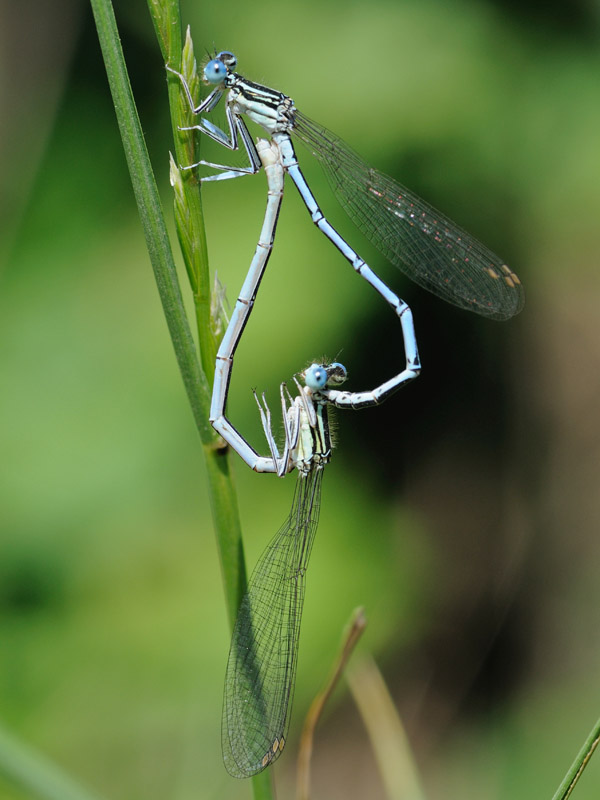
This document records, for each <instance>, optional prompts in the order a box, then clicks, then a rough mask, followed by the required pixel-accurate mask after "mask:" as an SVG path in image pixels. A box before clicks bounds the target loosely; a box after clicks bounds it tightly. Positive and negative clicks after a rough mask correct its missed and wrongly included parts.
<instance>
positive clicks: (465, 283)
mask: <svg viewBox="0 0 600 800" xmlns="http://www.w3.org/2000/svg"><path fill="white" fill-rule="evenodd" d="M292 130H293V132H294V133H295V134H296V135H297V136H298V137H299V139H300V140H301V141H302V142H303V143H304V144H305V145H306V146H307V147H308V148H309V149H310V150H311V152H312V153H313V154H314V156H315V157H316V158H317V159H318V161H319V162H320V163H321V166H322V167H323V169H324V171H325V174H326V175H327V178H328V180H329V183H330V184H331V187H332V189H333V191H334V193H335V194H336V196H337V198H338V200H339V202H340V204H341V205H342V206H343V208H344V209H345V210H346V212H347V213H348V215H349V216H350V217H351V219H352V220H353V221H354V223H355V224H356V226H357V227H358V228H359V229H360V230H361V231H362V232H363V233H364V234H365V236H367V238H369V239H370V240H371V241H372V242H373V244H374V245H375V246H376V247H377V248H378V250H380V251H381V252H382V253H383V254H384V255H385V256H386V258H387V259H389V261H391V262H392V263H393V264H395V265H396V266H397V267H399V268H400V269H401V270H403V272H405V274H406V275H408V277H409V278H411V279H412V280H413V281H415V282H416V283H418V284H419V285H420V286H422V287H423V288H424V289H428V290H429V291H430V292H433V294H436V295H438V297H441V298H443V299H444V300H447V301H448V302H450V303H452V304H454V305H456V306H459V307H460V308H466V309H468V310H470V311H475V312H476V313H478V314H482V315H483V316H486V317H491V318H492V319H499V320H502V319H508V318H509V317H512V316H513V315H514V314H517V313H518V312H519V311H520V310H521V309H522V307H523V303H524V300H525V297H524V293H523V288H522V286H521V282H520V280H519V278H518V277H517V275H515V273H514V272H513V271H512V270H511V269H510V267H508V266H507V265H506V264H505V263H504V262H503V260H502V259H501V258H499V257H498V256H497V255H495V254H494V253H492V251H491V250H489V249H488V248H487V247H485V245H483V244H481V242H478V241H477V240H476V239H474V238H473V237H472V236H471V235H470V234H468V233H467V232H466V231H464V230H462V229H461V228H459V227H458V225H456V224H455V223H454V222H452V221H451V220H449V219H448V218H447V217H445V216H444V215H443V214H441V213H440V212H439V211H436V209H435V208H433V207H432V206H430V205H428V204H427V203H426V202H425V201H424V200H421V199H420V198H419V197H417V196H416V195H415V194H413V193H412V192H410V191H409V190H408V189H405V188H404V186H401V185H400V184H399V183H396V181H394V180H392V178H389V177H388V176H387V175H384V174H383V173H381V172H377V170H375V169H373V168H372V167H369V166H368V165H367V164H365V162H364V161H363V160H362V159H361V158H360V156H358V155H357V154H356V153H355V152H354V151H352V150H351V149H350V148H349V147H348V145H346V144H345V143H344V142H343V141H342V140H341V139H340V138H338V137H337V136H335V134H333V133H331V132H330V131H328V130H327V129H326V128H323V127H321V125H318V124H317V123H316V122H313V121H312V120H310V119H308V118H307V117H305V116H304V115H303V114H301V113H300V112H298V111H296V112H295V116H294V126H293V128H292Z"/></svg>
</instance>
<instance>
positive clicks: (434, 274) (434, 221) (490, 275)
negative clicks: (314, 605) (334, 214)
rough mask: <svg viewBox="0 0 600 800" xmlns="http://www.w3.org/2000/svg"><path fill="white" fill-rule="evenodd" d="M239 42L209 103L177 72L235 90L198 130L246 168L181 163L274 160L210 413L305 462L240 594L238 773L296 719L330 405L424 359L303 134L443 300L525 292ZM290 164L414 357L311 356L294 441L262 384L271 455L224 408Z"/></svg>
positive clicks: (214, 73)
mask: <svg viewBox="0 0 600 800" xmlns="http://www.w3.org/2000/svg"><path fill="white" fill-rule="evenodd" d="M236 66H237V59H236V57H235V56H234V55H233V54H232V53H230V52H229V51H222V52H220V53H218V54H216V55H215V57H214V58H212V59H211V60H210V61H209V62H208V63H207V64H206V66H205V67H204V71H203V77H204V81H205V83H207V84H209V85H212V86H214V89H213V90H212V91H211V92H210V93H209V95H208V96H207V97H206V98H205V99H204V100H203V101H202V102H200V103H199V104H196V103H195V102H194V98H193V97H192V94H191V91H190V89H189V86H188V83H187V81H186V79H185V77H184V75H182V74H181V73H180V72H178V71H176V70H174V69H173V68H171V67H170V66H168V65H167V69H168V70H169V71H170V72H171V73H173V74H174V75H176V76H177V77H178V78H179V80H180V81H181V85H182V87H183V89H184V91H185V93H186V97H187V100H188V102H189V106H190V109H191V111H192V112H193V113H194V114H197V115H203V114H209V113H210V112H211V111H213V110H214V109H215V107H216V106H217V105H218V103H219V101H220V100H221V99H222V97H223V95H224V94H225V93H226V92H227V96H226V106H225V113H226V117H227V126H228V129H229V130H228V132H225V131H224V130H222V129H221V128H219V127H217V126H216V125H214V124H213V123H212V122H211V121H210V120H209V119H207V118H205V117H204V116H202V117H200V121H199V123H198V124H197V125H193V126H189V127H188V128H185V129H184V130H199V131H200V132H202V133H204V134H206V135H207V136H209V137H210V138H211V139H213V140H214V141H216V142H217V143H218V144H220V145H222V146H223V147H225V148H227V149H229V150H237V149H239V148H240V144H241V146H242V147H243V149H244V150H245V152H246V154H247V156H248V161H249V164H248V166H247V167H232V166H229V165H224V164H216V163H213V162H208V161H199V162H198V163H196V164H192V165H183V168H185V169H193V168H197V167H200V166H203V167H209V168H213V169H214V170H216V172H215V174H212V175H209V176H208V177H204V178H202V180H203V182H208V181H215V180H226V179H229V178H235V177H240V176H242V175H248V174H255V173H257V172H258V171H259V170H260V169H261V167H264V169H265V173H266V176H267V189H268V191H267V208H266V212H265V217H264V222H263V226H262V230H261V234H260V237H259V241H258V244H257V247H256V252H255V255H254V258H253V259H252V262H251V265H250V269H249V271H248V274H247V276H246V279H245V281H244V284H243V286H242V289H241V291H240V294H239V297H238V300H237V302H236V305H235V308H234V311H233V314H232V316H231V319H230V322H229V325H228V327H227V330H226V332H225V334H224V336H223V338H222V340H221V343H220V347H219V351H218V354H217V363H216V367H215V380H214V389H213V396H212V403H211V412H210V421H211V423H212V424H213V426H214V427H215V429H216V430H217V431H218V432H219V433H220V434H221V435H222V437H223V438H224V439H225V441H226V442H227V443H228V444H229V445H230V446H231V447H233V448H234V449H235V450H236V452H237V453H238V454H239V455H240V456H241V457H242V458H243V459H244V461H245V462H246V463H247V464H248V465H249V466H250V467H251V468H252V469H254V470H255V471H257V472H271V473H275V474H277V475H279V476H283V475H285V474H287V473H288V472H291V471H292V470H294V469H296V470H297V473H298V478H297V483H296V491H295V495H294V500H293V503H292V508H291V511H290V514H289V516H288V518H287V519H286V521H285V523H284V524H283V526H282V527H281V529H280V530H279V532H278V533H277V534H276V536H275V537H274V539H273V540H272V542H271V543H270V544H269V546H268V547H267V549H266V551H265V552H264V554H263V555H262V557H261V558H260V560H259V562H258V564H257V566H256V568H255V570H254V572H253V574H252V577H251V579H250V582H249V586H248V591H247V593H246V595H245V597H244V599H243V601H242V604H241V606H240V609H239V612H238V617H237V621H236V624H235V628H234V633H233V637H232V643H231V648H230V654H229V661H228V665H227V673H226V681H225V699H224V707H223V726H222V742H223V757H224V761H225V766H226V767H227V770H228V771H229V772H230V773H231V774H232V775H234V776H235V777H248V776H251V775H254V774H256V773H257V772H260V771H261V770H262V769H264V768H265V767H266V766H268V765H269V764H270V763H272V762H273V761H274V760H275V759H276V758H277V757H278V756H279V755H280V753H281V752H282V750H283V748H284V746H285V743H286V739H287V733H288V728H289V722H290V712H291V705H292V698H293V692H294V682H295V673H296V664H297V654H298V642H299V633H300V621H301V614H302V606H303V600H304V587H305V574H306V569H307V565H308V559H309V556H310V551H311V548H312V543H313V540H314V535H315V531H316V527H317V521H318V515H319V508H320V491H321V481H322V475H323V468H324V466H325V465H326V464H327V463H328V461H329V458H330V455H331V440H330V436H329V425H328V408H329V406H331V405H333V406H336V407H338V408H351V409H358V408H365V407H369V406H373V405H377V404H379V403H381V402H383V401H384V400H385V399H386V398H387V397H388V396H389V395H390V394H392V393H393V392H395V391H396V390H397V389H399V388H400V386H402V385H404V384H405V383H407V382H408V381H411V380H413V379H414V378H415V377H417V376H418V374H419V372H420V369H421V365H420V360H419V354H418V348H417V342H416V336H415V331H414V325H413V316H412V312H411V310H410V308H409V307H408V305H407V304H406V303H405V302H404V301H403V300H401V299H400V298H399V297H398V296H397V295H396V294H394V293H393V292H392V291H391V290H390V288H389V287H388V286H387V285H386V284H385V283H383V282H382V281H381V280H380V279H379V278H378V277H377V275H375V273H374V272H373V270H372V269H371V268H370V267H369V266H368V265H367V264H366V263H365V261H364V260H363V259H362V258H360V256H359V255H358V254H357V253H356V252H355V251H354V250H353V248H352V247H350V245H349V244H348V243H347V242H346V241H345V239H343V238H342V237H341V236H340V234H339V233H338V232H337V231H336V230H335V228H334V227H333V226H332V225H331V224H330V223H329V222H328V220H327V219H326V218H325V216H324V215H323V213H322V211H321V209H320V208H319V206H318V204H317V201H316V199H315V197H314V195H313V193H312V192H311V190H310V188H309V186H308V184H307V182H306V180H305V178H304V176H303V174H302V171H301V169H300V166H299V164H298V160H297V157H296V152H295V149H294V146H293V143H292V136H294V137H296V138H297V139H298V140H299V141H300V142H301V143H302V144H304V145H306V146H307V147H308V149H309V150H310V151H311V152H312V153H313V155H314V156H315V157H316V158H317V160H318V161H319V162H320V163H321V165H322V167H323V169H324V170H325V173H326V175H327V177H328V179H329V182H330V185H331V187H332V189H333V191H334V193H335V194H336V195H337V197H338V199H339V200H340V203H341V205H342V206H343V207H344V209H345V210H346V211H347V212H348V214H349V215H350V217H351V218H352V219H353V221H354V222H355V224H356V225H357V227H358V228H359V229H360V230H361V231H362V232H363V233H364V234H365V235H366V236H367V237H368V238H369V239H370V240H371V241H372V242H373V243H374V244H375V245H376V247H377V248H378V249H379V250H380V251H381V252H382V253H383V254H384V255H385V256H386V257H387V258H388V259H389V260H390V261H391V262H392V263H394V264H396V265H397V266H398V267H400V269H402V270H403V271H404V272H405V273H406V274H407V275H408V276H409V277H410V278H411V279H412V280H413V281H415V282H416V283H418V284H420V285H421V286H423V287H424V288H426V289H428V290H429V291H431V292H433V293H434V294H436V295H438V296H439V297H442V298H443V299H445V300H447V301H449V302H451V303H453V304H454V305H457V306H459V307H461V308H465V309H468V310H471V311H475V312H476V313H478V314H481V315H483V316H487V317H490V318H492V319H498V320H505V319H508V318H510V317H511V316H513V315H514V314H516V313H518V312H519V311H520V310H521V308H522V306H523V302H524V295H523V290H522V287H521V283H520V281H519V279H518V277H517V276H516V274H515V273H514V272H513V271H512V270H511V269H510V268H509V267H508V266H507V265H506V264H505V263H504V262H503V260H502V259H500V258H499V257H498V256H496V255H495V254H494V253H492V252H491V251H490V250H488V248H486V247H485V246H484V245H483V244H481V243H480V242H478V241H477V240H476V239H474V238H473V237H472V236H470V235H469V234H468V233H466V232H465V231H463V230H462V229H461V228H459V227H458V226H457V225H455V224H454V223H453V222H451V221H450V220H449V219H448V218H447V217H445V216H444V215H442V214H440V213H439V212H438V211H436V210H435V209H434V208H432V207H431V206H430V205H428V204H427V203H425V202H424V201H423V200H421V199H420V198H418V197H417V196H416V195H414V194H413V193H412V192H409V191H408V190H407V189H405V188H404V187H403V186H401V185H400V184H398V183H396V182H395V181H394V180H393V179H392V178H389V177H387V176H386V175H383V174H382V173H380V172H378V171H377V170H375V169H373V168H371V167H369V166H368V165H367V164H366V163H365V162H364V161H363V160H362V159H361V158H360V157H359V156H358V155H357V154H356V153H354V152H353V151H352V150H351V149H350V148H349V147H348V146H347V145H345V144H344V143H343V142H342V141H341V140H340V139H339V138H338V137H337V136H335V135H334V134H332V133H331V132H330V131H328V130H327V129H326V128H324V127H322V126H321V125H318V124H317V123H315V122H313V121H312V120H310V119H308V118H307V117H306V116H304V115H303V114H301V113H300V112H299V111H298V110H297V109H296V106H295V104H294V102H293V100H292V99H291V98H290V97H288V96H286V95H284V94H282V93H281V92H278V91H276V90H273V89H270V88H268V87H266V86H262V85H260V84H257V83H253V82H252V81H249V80H247V79H246V78H244V77H242V76H241V75H239V74H238V73H236V72H235V68H236ZM244 117H246V118H248V119H249V120H251V121H252V122H254V123H257V124H258V125H259V126H261V127H262V129H263V130H264V131H265V132H266V133H267V134H268V136H269V139H268V140H266V139H258V141H257V143H256V144H255V143H254V140H253V138H252V136H251V134H250V132H249V130H248V128H247V126H246V122H245V120H244ZM285 173H287V174H288V175H289V176H290V178H291V179H292V181H293V182H294V184H295V185H296V188H297V189H298V191H299V193H300V195H301V197H302V199H303V201H304V203H305V205H306V207H307V209H308V211H309V213H310V216H311V219H312V221H313V222H314V223H315V225H316V226H317V227H318V228H319V229H320V230H321V231H322V232H323V233H324V234H325V236H327V238H328V239H329V240H330V241H331V242H332V244H333V245H334V246H335V247H336V248H337V249H338V250H339V252H340V253H341V254H342V255H343V256H344V258H346V259H347V260H348V261H349V262H350V264H351V265H352V267H353V268H354V270H355V271H356V272H357V273H358V274H359V275H360V276H361V277H362V278H364V279H365V280H366V281H367V282H368V283H369V284H370V285H371V286H372V287H373V288H374V289H375V291H376V292H378V293H379V294H380V295H381V297H382V298H383V299H384V300H385V301H386V302H387V303H388V304H389V305H390V306H391V307H392V309H393V310H394V312H395V313H396V314H397V316H398V318H399V321H400V325H401V330H402V336H403V347H404V361H405V363H404V367H403V369H402V370H401V371H400V372H399V373H397V374H396V375H394V376H393V377H391V378H390V379H388V380H387V381H386V382H384V383H383V384H381V385H380V386H378V387H376V388H374V389H371V390H369V391H363V392H348V391H342V390H340V389H338V388H336V387H337V386H338V385H339V384H341V383H342V382H343V381H344V380H345V378H346V370H345V368H344V367H343V366H342V365H341V364H338V363H333V364H328V363H326V364H312V365H311V366H310V367H309V368H308V369H306V370H304V371H303V372H302V373H300V376H301V377H302V379H303V385H302V384H301V383H300V382H299V381H298V379H297V378H294V383H295V387H296V390H297V395H296V397H294V398H292V396H291V395H290V393H289V391H288V389H287V387H286V385H285V384H282V385H281V391H280V394H281V408H282V414H283V421H284V444H283V450H282V451H281V452H280V451H279V448H278V446H277V443H276V441H275V438H274V436H273V433H272V430H271V413H270V410H269V407H268V405H267V403H266V401H265V399H264V397H263V398H262V399H261V400H259V399H258V398H257V403H258V406H259V412H260V416H261V420H262V424H263V429H264V432H265V436H266V438H267V442H268V445H269V450H270V455H269V456H260V455H259V454H258V453H257V452H256V451H255V450H254V449H253V448H252V446H251V445H250V444H249V443H248V442H247V441H246V440H245V439H244V437H243V436H242V435H241V434H240V433H239V432H238V431H237V430H236V428H235V427H234V426H233V425H232V423H231V422H230V421H229V420H228V418H227V417H226V413H225V409H226V404H227V394H228V389H229V382H230V378H231V372H232V367H233V359H234V354H235V351H236V348H237V346H238V344H239V341H240V338H241V336H242V333H243V330H244V327H245V325H246V323H247V322H248V318H249V316H250V313H251V311H252V308H253V305H254V302H255V299H256V295H257V292H258V288H259V284H260V281H261V279H262V277H263V274H264V271H265V268H266V265H267V262H268V259H269V256H270V254H271V251H272V248H273V242H274V238H275V229H276V225H277V219H278V215H279V211H280V207H281V201H282V197H283V186H284V175H285Z"/></svg>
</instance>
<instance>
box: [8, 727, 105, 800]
mask: <svg viewBox="0 0 600 800" xmlns="http://www.w3.org/2000/svg"><path fill="white" fill-rule="evenodd" d="M0 773H1V774H3V775H5V776H6V777H7V778H8V779H9V780H11V781H13V782H14V783H15V784H17V785H18V786H20V787H22V788H23V789H25V791H26V792H28V793H30V794H31V795H32V796H34V797H41V798H43V800H100V797H99V795H97V794H92V793H91V792H90V791H88V790H87V789H84V788H83V787H82V786H80V785H79V784H78V783H77V782H76V781H75V780H74V779H73V778H71V777H70V776H69V775H67V774H66V773H65V772H63V771H62V770H61V769H60V767H58V766H57V765H56V764H54V763H52V762H51V761H50V760H49V759H48V758H46V757H45V756H43V755H42V754H41V753H39V752H37V751H36V750H34V749H33V748H32V747H29V746H28V745H26V744H24V743H23V742H21V741H19V740H18V739H16V738H15V737H14V736H12V735H11V734H9V733H8V731H5V730H4V729H2V728H1V727H0Z"/></svg>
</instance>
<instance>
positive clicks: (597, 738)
mask: <svg viewBox="0 0 600 800" xmlns="http://www.w3.org/2000/svg"><path fill="white" fill-rule="evenodd" d="M599 742H600V719H598V720H597V721H596V724H595V725H594V727H593V728H592V730H591V731H590V735H589V736H588V737H587V739H586V740H585V742H584V744H583V747H582V748H581V750H580V751H579V752H578V753H577V758H576V759H575V761H574V762H573V763H572V764H571V766H570V768H569V771H568V772H567V774H566V775H565V777H564V778H563V781H562V783H561V784H560V786H559V787H558V789H557V791H556V794H555V795H554V797H553V798H552V800H567V798H568V797H570V796H571V792H572V791H573V789H574V788H575V784H576V783H577V781H578V780H579V778H580V777H581V773H582V772H583V770H584V769H585V768H586V767H587V765H588V761H589V760H590V758H591V757H592V756H593V754H594V750H595V749H596V747H598V743H599Z"/></svg>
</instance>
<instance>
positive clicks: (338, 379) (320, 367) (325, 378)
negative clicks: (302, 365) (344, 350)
mask: <svg viewBox="0 0 600 800" xmlns="http://www.w3.org/2000/svg"><path fill="white" fill-rule="evenodd" d="M302 377H303V378H304V383H305V384H306V386H308V388H309V389H312V391H313V392H318V391H320V390H321V389H324V388H325V387H326V386H329V385H333V386H339V385H340V384H341V383H343V382H344V381H345V380H346V378H347V377H348V373H347V371H346V367H344V365H343V364H338V363H337V362H335V363H333V364H311V365H310V367H307V368H306V369H305V370H304V372H303V373H302Z"/></svg>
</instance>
